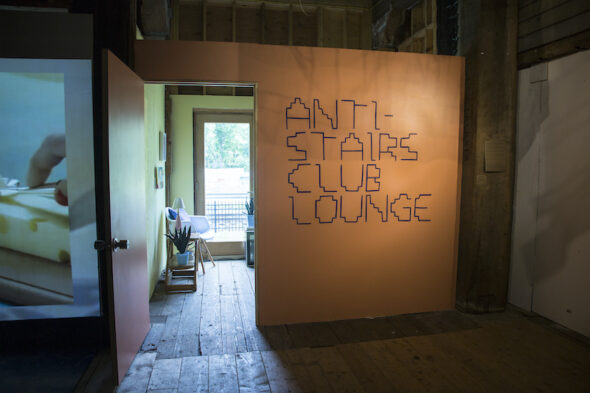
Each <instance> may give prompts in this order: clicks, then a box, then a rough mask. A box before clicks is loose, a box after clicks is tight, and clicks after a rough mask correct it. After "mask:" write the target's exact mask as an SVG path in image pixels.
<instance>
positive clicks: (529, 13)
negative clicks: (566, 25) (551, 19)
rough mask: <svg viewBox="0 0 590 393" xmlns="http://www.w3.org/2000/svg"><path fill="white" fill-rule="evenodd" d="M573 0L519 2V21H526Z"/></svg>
mask: <svg viewBox="0 0 590 393" xmlns="http://www.w3.org/2000/svg"><path fill="white" fill-rule="evenodd" d="M570 1H571V0H532V1H528V2H525V3H520V4H518V21H519V22H520V21H524V20H527V19H529V18H532V17H534V16H536V15H539V14H541V13H543V12H545V11H547V10H550V9H551V8H554V7H557V6H559V5H560V4H565V3H569V2H570Z"/></svg>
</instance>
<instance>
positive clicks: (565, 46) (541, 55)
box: [518, 29, 590, 69]
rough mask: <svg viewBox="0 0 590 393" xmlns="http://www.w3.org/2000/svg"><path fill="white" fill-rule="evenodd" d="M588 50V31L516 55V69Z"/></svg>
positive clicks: (589, 36) (589, 30)
mask: <svg viewBox="0 0 590 393" xmlns="http://www.w3.org/2000/svg"><path fill="white" fill-rule="evenodd" d="M585 49H590V29H588V30H585V31H583V32H581V33H578V34H574V35H572V36H569V37H566V38H563V39H561V40H558V41H554V42H552V43H550V44H547V45H543V46H541V47H539V48H533V49H530V50H528V51H525V52H520V53H518V69H523V68H527V67H530V66H532V65H534V64H538V63H543V62H546V61H550V60H553V59H557V58H559V57H562V56H566V55H569V54H572V53H576V52H578V51H581V50H585Z"/></svg>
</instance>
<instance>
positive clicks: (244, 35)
mask: <svg viewBox="0 0 590 393" xmlns="http://www.w3.org/2000/svg"><path fill="white" fill-rule="evenodd" d="M260 34H261V32H260V9H259V8H253V7H243V6H238V7H237V8H236V41H237V42H256V43H258V42H260Z"/></svg>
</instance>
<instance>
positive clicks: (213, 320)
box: [199, 295, 223, 355]
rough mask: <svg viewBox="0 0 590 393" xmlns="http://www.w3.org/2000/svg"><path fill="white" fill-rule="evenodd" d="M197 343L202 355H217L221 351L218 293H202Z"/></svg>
mask: <svg viewBox="0 0 590 393" xmlns="http://www.w3.org/2000/svg"><path fill="white" fill-rule="evenodd" d="M199 345H200V347H201V352H200V353H201V354H202V355H219V354H221V353H223V345H222V336H221V304H220V297H219V295H203V303H202V305H201V324H200V328H199Z"/></svg>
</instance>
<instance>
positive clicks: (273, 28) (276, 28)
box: [264, 7, 289, 45]
mask: <svg viewBox="0 0 590 393" xmlns="http://www.w3.org/2000/svg"><path fill="white" fill-rule="evenodd" d="M264 13H265V19H264V41H265V43H267V44H272V45H289V11H288V10H284V9H272V8H270V7H266V8H265V10H264Z"/></svg>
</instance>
